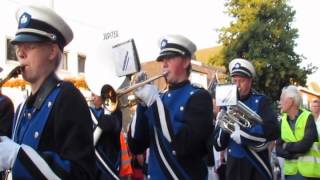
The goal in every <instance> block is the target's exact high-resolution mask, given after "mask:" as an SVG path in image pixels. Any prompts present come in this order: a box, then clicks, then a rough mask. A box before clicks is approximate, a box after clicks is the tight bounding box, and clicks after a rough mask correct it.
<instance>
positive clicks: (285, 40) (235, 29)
mask: <svg viewBox="0 0 320 180" xmlns="http://www.w3.org/2000/svg"><path fill="white" fill-rule="evenodd" d="M225 6H226V7H227V13H228V14H229V15H230V16H231V17H232V18H234V19H233V21H232V22H231V23H230V25H229V27H223V28H221V29H220V30H219V31H220V35H219V41H220V43H222V50H221V52H220V53H219V54H217V55H216V56H214V57H213V58H212V59H210V61H209V64H212V65H223V66H225V67H226V68H227V69H228V64H229V62H230V61H231V60H232V59H234V58H244V59H247V60H250V61H251V62H252V63H253V64H254V66H255V68H256V71H257V77H256V79H255V84H254V88H255V89H257V90H258V91H260V92H263V93H265V94H266V95H268V96H269V97H271V98H272V99H273V100H277V99H279V95H280V93H281V89H282V87H284V86H286V85H288V84H299V85H305V83H306V79H307V75H308V74H311V73H313V71H314V70H315V69H316V68H315V67H313V66H312V64H309V65H308V66H307V67H299V64H300V63H301V61H302V60H303V59H304V56H303V55H299V54H297V53H295V52H294V47H295V46H296V43H295V39H296V38H297V37H298V30H297V29H296V28H293V27H292V22H293V19H294V15H295V11H294V10H292V7H290V6H289V5H287V1H286V0H229V1H228V2H227V3H226V4H225Z"/></svg>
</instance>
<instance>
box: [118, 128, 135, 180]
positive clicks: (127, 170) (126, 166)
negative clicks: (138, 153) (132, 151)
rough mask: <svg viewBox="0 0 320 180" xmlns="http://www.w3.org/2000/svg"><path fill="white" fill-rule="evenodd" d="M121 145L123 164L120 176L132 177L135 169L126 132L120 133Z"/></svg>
mask: <svg viewBox="0 0 320 180" xmlns="http://www.w3.org/2000/svg"><path fill="white" fill-rule="evenodd" d="M120 147H121V165H120V172H119V176H120V177H121V178H124V179H130V177H131V175H132V173H133V171H132V167H131V157H130V155H129V151H128V145H127V141H126V138H125V136H124V133H123V132H121V133H120Z"/></svg>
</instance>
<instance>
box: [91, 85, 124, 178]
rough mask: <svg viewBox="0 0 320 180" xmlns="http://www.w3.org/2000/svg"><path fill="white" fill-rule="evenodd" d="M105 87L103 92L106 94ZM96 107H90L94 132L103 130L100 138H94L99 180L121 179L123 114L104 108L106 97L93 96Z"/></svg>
mask: <svg viewBox="0 0 320 180" xmlns="http://www.w3.org/2000/svg"><path fill="white" fill-rule="evenodd" d="M105 87H106V86H103V87H102V89H101V92H104V88H105ZM92 96H93V99H92V100H93V105H94V107H89V108H90V112H91V118H92V121H93V124H94V132H96V131H99V129H101V134H100V135H99V136H94V138H97V139H94V142H96V144H95V155H96V158H97V159H96V160H97V162H96V164H97V167H98V175H97V179H120V178H119V169H120V165H121V164H120V160H121V148H120V132H121V127H122V113H121V111H120V110H116V111H115V112H113V113H109V112H108V111H107V110H105V109H104V107H103V102H104V97H103V96H98V95H95V94H92Z"/></svg>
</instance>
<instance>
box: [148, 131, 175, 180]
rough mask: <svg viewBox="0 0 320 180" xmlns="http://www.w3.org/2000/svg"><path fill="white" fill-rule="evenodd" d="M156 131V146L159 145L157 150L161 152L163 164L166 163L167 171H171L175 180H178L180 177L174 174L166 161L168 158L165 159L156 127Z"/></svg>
mask: <svg viewBox="0 0 320 180" xmlns="http://www.w3.org/2000/svg"><path fill="white" fill-rule="evenodd" d="M153 130H154V134H155V139H156V145H157V149H158V150H159V155H160V158H161V160H162V162H163V163H164V165H165V166H166V168H167V170H168V171H169V173H170V175H171V176H172V178H173V179H175V180H176V179H178V177H177V176H176V174H175V173H174V172H173V170H172V168H171V167H170V165H169V163H168V161H167V160H166V158H165V157H164V155H163V152H162V149H161V147H160V144H159V136H158V133H157V129H156V128H155V127H154V128H153Z"/></svg>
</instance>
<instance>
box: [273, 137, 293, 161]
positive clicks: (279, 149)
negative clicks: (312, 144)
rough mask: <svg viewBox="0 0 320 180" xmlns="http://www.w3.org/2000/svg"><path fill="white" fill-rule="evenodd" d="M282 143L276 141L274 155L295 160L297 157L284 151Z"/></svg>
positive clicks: (281, 141) (279, 140) (280, 140)
mask: <svg viewBox="0 0 320 180" xmlns="http://www.w3.org/2000/svg"><path fill="white" fill-rule="evenodd" d="M283 147H284V141H283V140H282V139H281V138H279V139H278V140H277V141H276V154H277V156H279V157H282V158H285V159H297V158H298V155H297V154H294V153H290V152H288V151H287V150H285V149H284V148H283Z"/></svg>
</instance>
